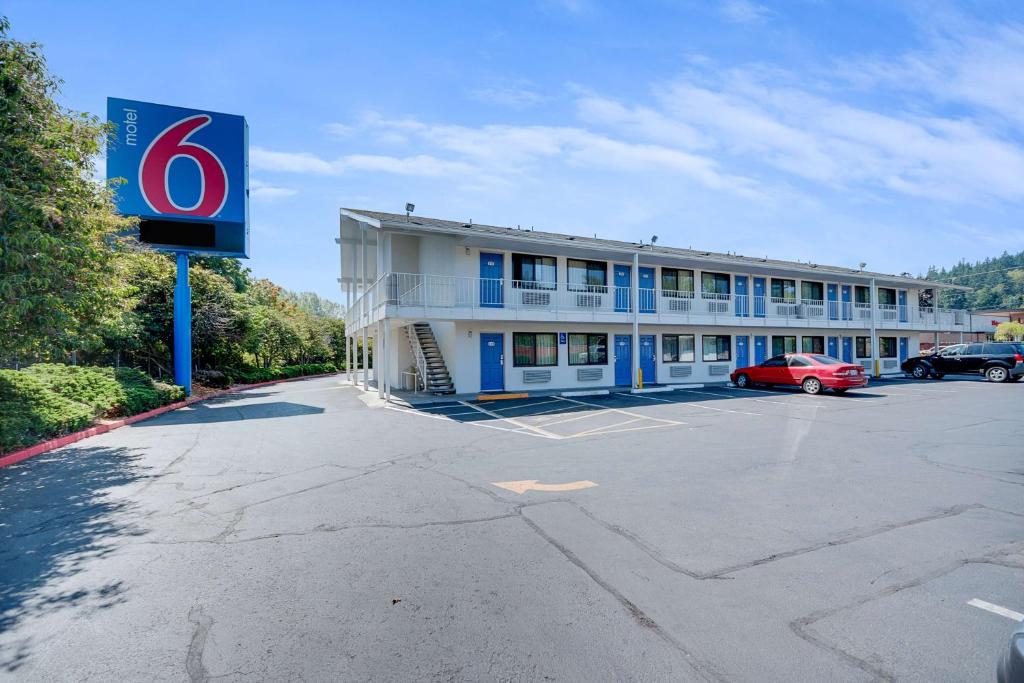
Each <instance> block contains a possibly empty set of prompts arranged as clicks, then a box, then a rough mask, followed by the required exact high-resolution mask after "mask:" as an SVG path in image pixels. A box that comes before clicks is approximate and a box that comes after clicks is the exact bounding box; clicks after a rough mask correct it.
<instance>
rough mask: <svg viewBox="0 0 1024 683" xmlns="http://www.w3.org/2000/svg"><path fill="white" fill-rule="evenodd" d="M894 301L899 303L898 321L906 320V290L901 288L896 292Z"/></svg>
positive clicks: (903, 321)
mask: <svg viewBox="0 0 1024 683" xmlns="http://www.w3.org/2000/svg"><path fill="white" fill-rule="evenodd" d="M896 303H897V304H899V310H900V322H901V323H905V322H907V290H905V289H901V290H899V291H897V292H896Z"/></svg>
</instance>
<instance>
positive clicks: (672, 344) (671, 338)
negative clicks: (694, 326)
mask: <svg viewBox="0 0 1024 683" xmlns="http://www.w3.org/2000/svg"><path fill="white" fill-rule="evenodd" d="M693 361H694V352H693V335H692V334H663V335H661V362H663V363H692V362H693Z"/></svg>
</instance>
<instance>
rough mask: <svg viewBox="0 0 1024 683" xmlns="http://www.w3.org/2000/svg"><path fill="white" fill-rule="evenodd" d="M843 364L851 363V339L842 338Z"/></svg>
mask: <svg viewBox="0 0 1024 683" xmlns="http://www.w3.org/2000/svg"><path fill="white" fill-rule="evenodd" d="M843 286H844V287H845V286H846V285H843ZM843 362H844V363H852V362H853V337H843Z"/></svg>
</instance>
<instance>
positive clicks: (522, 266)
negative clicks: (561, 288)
mask: <svg viewBox="0 0 1024 683" xmlns="http://www.w3.org/2000/svg"><path fill="white" fill-rule="evenodd" d="M556 264H557V261H556V260H555V257H554V256H533V255H532V254H512V281H513V282H512V286H514V287H520V288H523V289H554V288H555V283H556V282H557V281H558V266H557V265H556Z"/></svg>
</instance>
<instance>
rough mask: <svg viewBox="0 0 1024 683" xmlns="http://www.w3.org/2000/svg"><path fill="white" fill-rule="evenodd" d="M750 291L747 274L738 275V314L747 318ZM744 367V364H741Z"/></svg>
mask: <svg viewBox="0 0 1024 683" xmlns="http://www.w3.org/2000/svg"><path fill="white" fill-rule="evenodd" d="M749 298H750V297H749V292H748V291H747V276H746V275H737V276H736V315H738V316H740V317H741V318H746V317H747V316H749V315H750V303H749V301H748V299H749ZM740 367H744V366H742V365H741V366H740Z"/></svg>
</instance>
